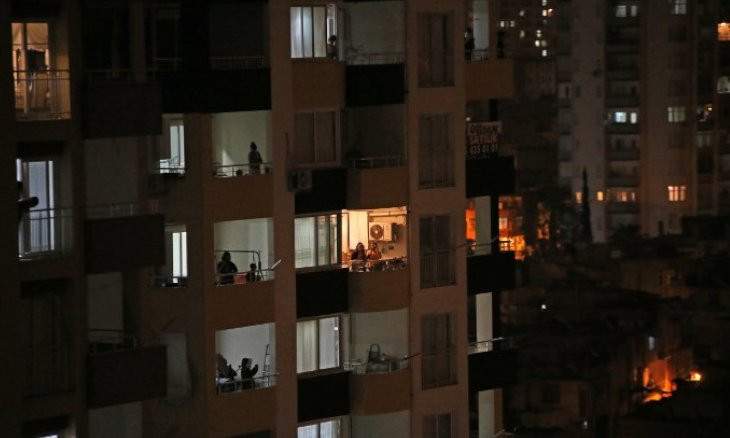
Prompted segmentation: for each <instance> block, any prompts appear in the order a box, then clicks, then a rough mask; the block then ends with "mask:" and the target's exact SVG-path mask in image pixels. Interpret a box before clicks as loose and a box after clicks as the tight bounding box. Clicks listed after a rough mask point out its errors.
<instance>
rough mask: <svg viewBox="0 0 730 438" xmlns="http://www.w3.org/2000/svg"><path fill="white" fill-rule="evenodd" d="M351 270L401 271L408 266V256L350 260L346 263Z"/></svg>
mask: <svg viewBox="0 0 730 438" xmlns="http://www.w3.org/2000/svg"><path fill="white" fill-rule="evenodd" d="M345 265H346V266H348V267H349V268H350V272H375V271H400V270H401V269H406V268H407V267H408V258H407V257H393V258H390V259H378V260H349V261H347V262H346V263H345Z"/></svg>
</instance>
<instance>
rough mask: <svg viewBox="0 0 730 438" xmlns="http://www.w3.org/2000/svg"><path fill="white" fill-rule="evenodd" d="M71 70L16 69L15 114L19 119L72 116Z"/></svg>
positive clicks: (47, 118) (14, 73)
mask: <svg viewBox="0 0 730 438" xmlns="http://www.w3.org/2000/svg"><path fill="white" fill-rule="evenodd" d="M69 78H70V76H69V71H68V70H40V71H14V72H13V82H14V85H15V116H16V118H17V119H18V120H58V119H68V118H70V117H71V97H70V96H71V89H70V84H69Z"/></svg>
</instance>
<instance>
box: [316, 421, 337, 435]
mask: <svg viewBox="0 0 730 438" xmlns="http://www.w3.org/2000/svg"><path fill="white" fill-rule="evenodd" d="M339 437H340V419H339V418H338V419H337V420H331V421H325V422H323V423H320V425H319V438H339Z"/></svg>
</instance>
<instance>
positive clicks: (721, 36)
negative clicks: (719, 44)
mask: <svg viewBox="0 0 730 438" xmlns="http://www.w3.org/2000/svg"><path fill="white" fill-rule="evenodd" d="M717 40H718V41H730V23H718V24H717Z"/></svg>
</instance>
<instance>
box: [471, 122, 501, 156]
mask: <svg viewBox="0 0 730 438" xmlns="http://www.w3.org/2000/svg"><path fill="white" fill-rule="evenodd" d="M500 132H502V122H475V123H467V124H466V159H467V160H475V159H479V158H487V157H489V156H490V155H497V152H499V133H500Z"/></svg>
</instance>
